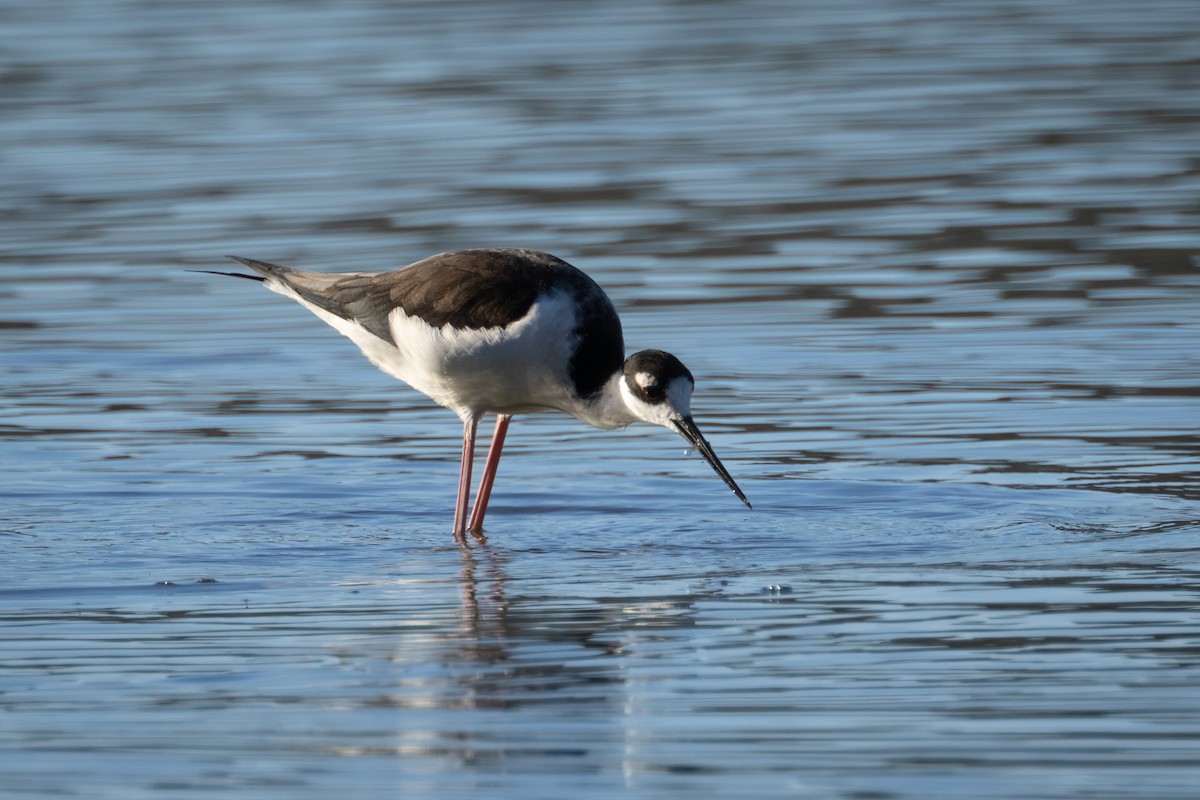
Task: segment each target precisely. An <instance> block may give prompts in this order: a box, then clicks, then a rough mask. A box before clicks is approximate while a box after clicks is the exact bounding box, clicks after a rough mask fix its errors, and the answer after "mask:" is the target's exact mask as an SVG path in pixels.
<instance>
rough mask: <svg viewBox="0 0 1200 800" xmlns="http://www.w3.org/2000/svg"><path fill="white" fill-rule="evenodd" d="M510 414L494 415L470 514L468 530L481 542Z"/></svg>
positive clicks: (510, 417)
mask: <svg viewBox="0 0 1200 800" xmlns="http://www.w3.org/2000/svg"><path fill="white" fill-rule="evenodd" d="M511 419H512V414H497V415H496V432H495V433H494V434H492V446H491V447H489V448H488V454H487V463H486V464H484V467H483V477H482V478H480V479H479V493H478V494H477V495H475V510H474V511H472V512H471V524H470V526H469V530H470V531H471V533H472V534H473V535H474V536H475V538H476V539H479V540H480V541H483V515H484V514H486V513H487V504H488V500H490V499H491V497H492V484H493V483H495V482H496V469H497V467H499V466H500V451H501V450H502V449H503V448H504V434H506V433H507V432H508V423H509V420H511Z"/></svg>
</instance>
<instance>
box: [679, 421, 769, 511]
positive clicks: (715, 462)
mask: <svg viewBox="0 0 1200 800" xmlns="http://www.w3.org/2000/svg"><path fill="white" fill-rule="evenodd" d="M674 423H675V430H677V431H679V432H680V433H681V434H682V435H683V438H685V439H687V440H688V443H689V444H690V445H691V446H692V447H694V448H696V449H697V450H699V451H700V455H702V456H704V460H705V461H707V462H708V464H709V466H711V467H712V468H713V469H714V470H716V471H717V474H718V475H720V476H721V480H723V481H725V485H726V486H728V487H729V488H730V489H733V493H734V494H736V495H737V496H738V499H740V500H741V501H742V502H743V503H745V504H746V508H754V506H752V505H750V501H749V500H747V499H746V495H744V494H742V490H741V489H739V488H738V485H737V482H735V481H734V480H733V476H732V475H730V474H729V470H727V469H725V465H724V464H722V463H721V459H719V458H717V454H716V453H714V452H713V449H712V445H711V444H709V443H708V440H707V439H705V438H704V434H702V433H700V429H699V428H697V427H696V420H694V419H692V418H691V417H684V418H683V419H677V420H674Z"/></svg>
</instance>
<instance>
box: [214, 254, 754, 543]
mask: <svg viewBox="0 0 1200 800" xmlns="http://www.w3.org/2000/svg"><path fill="white" fill-rule="evenodd" d="M234 259H235V260H236V261H238V262H240V263H242V264H244V265H245V266H247V267H249V268H250V269H252V270H254V271H255V272H256V273H258V274H257V275H243V274H240V273H219V274H225V275H236V276H237V277H242V278H251V279H254V280H259V281H263V282H265V283H266V285H267V288H268V289H271V290H272V291H274V292H278V293H279V294H282V295H285V296H287V297H290V298H292V299H293V300H295V301H296V302H298V303H300V304H301V305H303V306H304V307H305V308H307V309H309V310H310V311H312V312H313V313H314V314H316V315H317V316H318V317H320V318H321V319H323V320H324V321H325V322H327V323H329V324H330V325H332V326H333V327H334V328H335V329H337V330H338V331H339V332H340V333H342V334H344V335H346V336H347V337H349V338H350V339H351V340H352V341H353V342H354V343H355V344H357V345H358V346H359V348H360V349H361V350H362V351H363V353H364V354H365V355H366V356H367V358H369V359H370V360H371V362H372V363H374V364H375V365H376V366H378V367H379V368H380V369H382V370H383V371H384V372H386V373H388V374H389V375H392V376H394V377H396V378H399V379H400V380H402V381H404V382H405V383H407V384H408V385H410V386H412V387H413V388H414V389H416V390H417V391H419V392H422V393H423V394H425V395H428V396H429V397H430V398H432V399H433V400H434V401H435V402H437V403H439V404H440V405H443V406H445V407H446V408H449V409H451V410H453V411H454V412H456V413H457V414H458V415H459V417H461V418H462V420H463V450H462V464H461V467H460V472H459V483H458V502H457V504H456V506H455V512H454V538H455V540H456V541H457V542H458V543H459V544H466V532H467V531H468V530H470V532H471V533H472V534H473V535H474V536H475V537H476V538H477V539H479V540H480V541H483V517H484V514H485V513H486V512H487V505H488V499H489V497H490V496H491V491H492V484H493V482H494V481H495V479H496V468H497V466H498V464H499V462H500V451H501V448H502V447H503V446H504V436H505V433H506V432H507V430H508V424H509V420H510V419H511V418H512V415H513V414H517V413H524V412H530V411H539V410H546V409H557V410H559V411H565V412H566V413H568V414H570V415H571V416H573V417H575V418H577V419H579V420H582V421H583V422H586V423H588V424H590V425H594V426H596V427H598V428H620V427H624V426H626V425H629V424H630V423H632V422H637V421H639V420H640V421H645V422H651V423H654V424H656V425H662V426H664V427H666V428H669V429H671V430H674V431H677V432H678V433H679V434H681V435H682V436H683V438H685V439H687V441H688V442H690V443H691V444H692V445H693V446H694V447H696V448H697V449H698V450H699V451H700V453H701V454H702V455H703V456H704V458H705V459H706V460H707V461H708V463H709V464H710V465H712V468H713V469H714V470H716V472H717V474H718V475H720V476H721V478H722V479H723V480H724V481H725V483H726V485H728V486H729V488H730V489H732V490H733V492H734V494H736V495H737V496H738V497H739V498H741V500H742V502H744V503H746V505H747V506H749V505H750V503H749V501H747V500H746V496H745V495H744V494H742V490H741V489H740V488H738V485H737V483H735V482H734V480H733V477H732V476H730V474H729V472H728V471H727V470H726V469H725V467H724V466H723V465H722V464H721V462H720V460H719V459H718V458H717V456H716V453H714V452H713V449H712V447H711V446H710V445H709V443H708V441H707V440H706V439H705V438H704V436H703V435H701V433H700V429H699V428H698V427H696V423H695V421H694V420H693V419H692V413H691V398H692V389H693V387H694V386H695V381H694V380H693V378H692V373H691V372H689V371H688V369H687V367H685V366H684V365H683V364H682V363H681V362H680V361H679V359H677V358H676V357H675V356H673V355H671V354H670V353H664V352H663V351H661V350H643V351H641V352H640V353H635V354H633V355H632V356H630V357H629V358H628V359H626V358H625V345H624V341H623V339H622V335H621V320H620V319H619V318H618V317H617V312H616V310H615V309H614V308H613V305H612V302H611V301H610V300H609V299H608V296H607V295H606V294H605V293H604V291H603V290H602V289H601V288H600V287H599V286H598V285H596V283H595V281H593V280H592V279H591V278H589V277H588V276H587V275H585V274H584V273H583V272H581V271H579V270H578V269H576V268H575V267H573V266H571V265H570V264H568V263H567V262H565V261H563V260H561V259H559V258H555V257H554V256H552V255H548V254H546V253H538V252H534V251H532V250H509V249H498V250H463V251H460V252H455V253H442V254H440V255H435V256H431V257H429V258H426V259H424V260H423V261H418V262H417V263H415V264H412V265H410V266H408V267H405V268H403V269H400V270H396V271H394V272H342V273H318V272H301V271H299V270H294V269H289V268H287V267H280V266H277V265H275V264H268V263H266V262H264V261H255V260H252V259H247V258H237V257H234ZM489 413H490V414H495V415H496V431H495V434H494V435H493V438H492V445H491V447H490V448H489V450H488V456H487V461H486V462H485V464H484V469H483V477H482V478H481V480H480V483H479V490H478V494H477V495H476V498H475V507H474V511H473V512H472V513H471V516H470V519H469V520H468V517H467V506H468V502H469V500H470V492H471V465H472V461H473V460H474V453H475V434H476V429H477V427H478V425H479V420H480V419H481V418H482V417H483V416H484V415H485V414H489Z"/></svg>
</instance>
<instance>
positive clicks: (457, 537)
mask: <svg viewBox="0 0 1200 800" xmlns="http://www.w3.org/2000/svg"><path fill="white" fill-rule="evenodd" d="M478 429H479V415H478V414H472V415H471V416H469V417H467V418H465V419H463V449H462V464H461V465H460V466H459V471H458V500H457V502H456V504H455V506H454V541H456V542H458V544H459V545H460V546H462V547H466V545H467V506H468V504H469V503H470V502H471V462H473V461H474V460H475V431H476V430H478Z"/></svg>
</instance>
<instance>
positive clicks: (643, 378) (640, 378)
mask: <svg viewBox="0 0 1200 800" xmlns="http://www.w3.org/2000/svg"><path fill="white" fill-rule="evenodd" d="M633 379H634V381H636V382H637V385H638V386H640V387H642V388H643V389H649V388H650V387H651V386H654V385H656V384H657V383H658V379H656V378H655V377H654V376H653V375H651V374H650V373H649V372H639V373H637V374H636V375H634V376H633Z"/></svg>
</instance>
